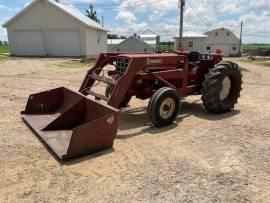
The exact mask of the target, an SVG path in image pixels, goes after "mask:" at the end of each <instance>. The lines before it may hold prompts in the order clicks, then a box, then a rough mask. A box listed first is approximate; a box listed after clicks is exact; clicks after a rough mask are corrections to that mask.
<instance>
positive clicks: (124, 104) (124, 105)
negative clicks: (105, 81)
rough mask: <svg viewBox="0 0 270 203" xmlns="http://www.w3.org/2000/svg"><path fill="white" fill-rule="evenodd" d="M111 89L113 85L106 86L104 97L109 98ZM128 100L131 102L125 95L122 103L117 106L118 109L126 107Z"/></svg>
mask: <svg viewBox="0 0 270 203" xmlns="http://www.w3.org/2000/svg"><path fill="white" fill-rule="evenodd" d="M113 88H114V86H113V85H107V87H106V90H105V96H106V97H110V96H111V94H112V91H113ZM130 100H131V97H129V96H126V95H125V97H124V99H123V101H122V102H121V103H120V105H119V108H124V107H127V106H128V104H129V102H130Z"/></svg>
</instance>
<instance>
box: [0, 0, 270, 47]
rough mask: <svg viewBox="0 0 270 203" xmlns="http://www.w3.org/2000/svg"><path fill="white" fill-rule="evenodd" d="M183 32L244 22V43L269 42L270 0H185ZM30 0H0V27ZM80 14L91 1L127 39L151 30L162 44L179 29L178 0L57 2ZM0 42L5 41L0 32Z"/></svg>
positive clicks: (108, 24)
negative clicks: (72, 8) (157, 34)
mask: <svg viewBox="0 0 270 203" xmlns="http://www.w3.org/2000/svg"><path fill="white" fill-rule="evenodd" d="M186 1H187V2H186V7H185V23H184V30H185V32H190V31H192V32H198V33H204V32H206V31H209V30H212V29H216V28H219V27H226V28H229V29H231V30H232V31H233V32H234V33H235V34H236V35H239V32H240V29H239V28H240V22H241V20H243V21H244V32H243V33H244V37H243V41H244V43H270V34H269V33H270V0H257V1H254V0H223V1H220V0H186ZM30 2H31V0H12V1H10V0H0V25H2V24H3V23H4V22H5V21H7V20H8V19H9V18H10V17H12V16H13V15H15V14H16V13H17V12H18V11H20V10H21V9H23V8H24V7H25V6H26V5H27V4H29V3H30ZM61 2H62V3H64V4H67V5H69V6H71V7H75V8H77V9H79V10H80V11H82V12H84V9H85V8H87V5H88V4H89V2H91V3H92V4H93V5H94V6H95V8H96V9H97V12H98V17H99V18H101V16H104V20H105V27H107V28H109V30H111V32H112V33H116V34H119V35H126V36H129V35H131V34H133V33H140V32H142V31H144V30H145V29H148V28H150V29H152V30H153V31H155V32H157V33H159V34H160V35H161V40H162V41H168V40H173V39H172V38H173V36H177V35H178V30H179V23H178V22H179V9H178V7H177V4H178V0H61ZM0 40H7V37H6V30H5V29H3V28H1V29H0Z"/></svg>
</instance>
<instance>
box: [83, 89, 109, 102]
mask: <svg viewBox="0 0 270 203" xmlns="http://www.w3.org/2000/svg"><path fill="white" fill-rule="evenodd" d="M87 93H88V94H89V95H92V96H94V97H95V98H96V99H101V100H104V101H106V102H108V101H109V99H110V98H109V97H106V96H104V95H102V94H99V93H97V92H93V91H91V90H88V91H87Z"/></svg>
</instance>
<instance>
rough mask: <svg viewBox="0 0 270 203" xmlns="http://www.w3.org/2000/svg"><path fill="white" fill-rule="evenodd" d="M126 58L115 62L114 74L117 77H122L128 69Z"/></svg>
mask: <svg viewBox="0 0 270 203" xmlns="http://www.w3.org/2000/svg"><path fill="white" fill-rule="evenodd" d="M128 63H129V60H128V58H117V60H116V73H117V74H118V75H123V74H124V73H125V72H126V70H127V67H128Z"/></svg>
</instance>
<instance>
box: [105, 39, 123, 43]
mask: <svg viewBox="0 0 270 203" xmlns="http://www.w3.org/2000/svg"><path fill="white" fill-rule="evenodd" d="M124 40H125V39H108V40H107V42H108V44H120V43H121V42H123V41H124Z"/></svg>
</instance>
